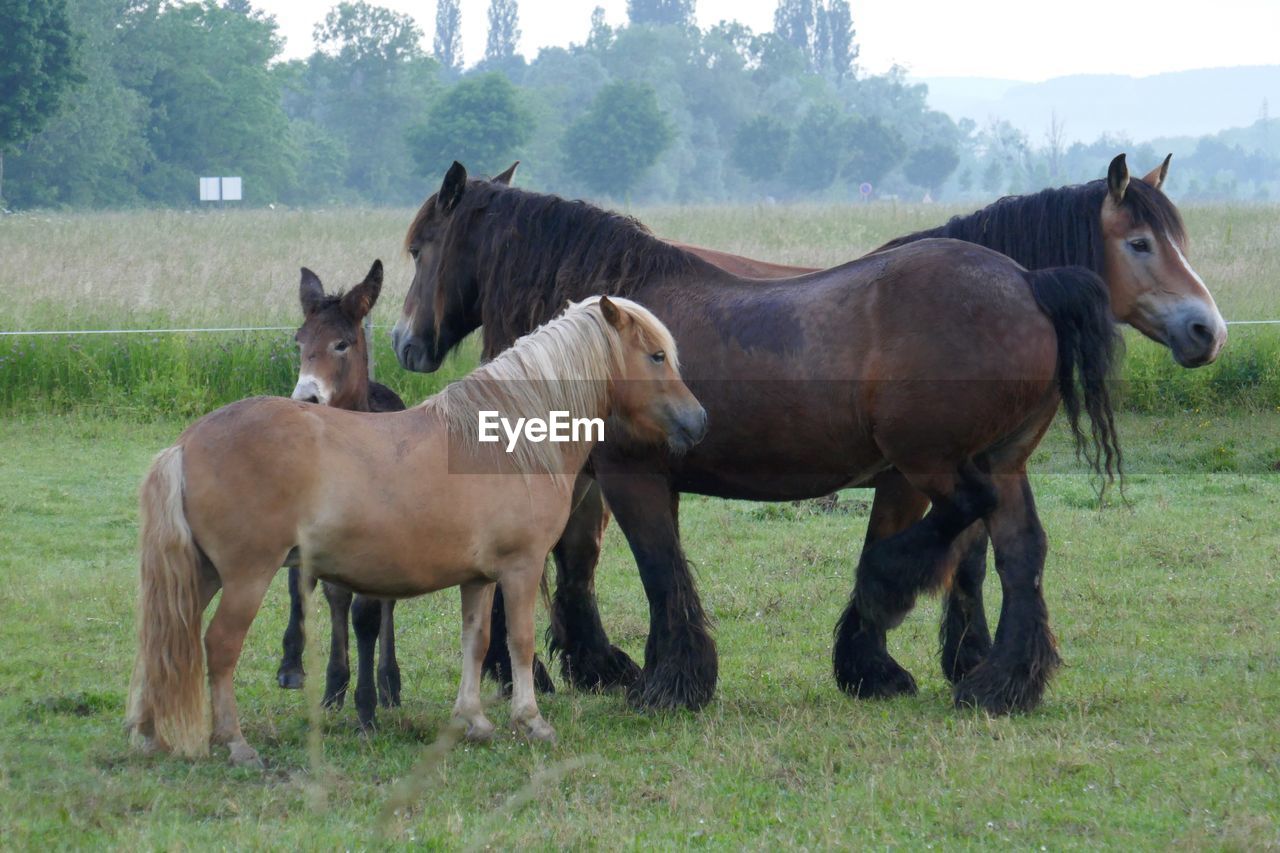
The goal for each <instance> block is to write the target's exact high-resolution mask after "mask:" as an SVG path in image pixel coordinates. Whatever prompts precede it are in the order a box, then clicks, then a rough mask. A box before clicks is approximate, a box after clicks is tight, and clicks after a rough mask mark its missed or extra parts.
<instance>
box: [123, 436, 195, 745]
mask: <svg viewBox="0 0 1280 853" xmlns="http://www.w3.org/2000/svg"><path fill="white" fill-rule="evenodd" d="M182 493H183V473H182V448H181V447H180V446H175V447H170V448H168V449H166V450H162V451H161V452H160V453H159V454H158V455H157V456H156V458H155V461H154V462H152V464H151V470H149V471H148V472H147V476H146V478H145V479H144V480H143V481H142V489H141V491H140V494H139V503H140V505H141V527H140V530H139V536H138V540H139V550H140V551H141V555H142V558H141V585H140V588H139V591H138V657H137V661H136V662H135V663H134V667H133V679H132V682H131V684H130V686H129V713H128V720H127V723H126V725H127V727H128V728H129V730H130V733H131V736H132V738H133V740H134V742H135V743H140V744H141V745H143V746H151V745H154V746H158V747H162V748H168V749H170V750H172V751H173V752H175V753H177V754H178V755H182V756H187V757H191V758H194V757H198V756H202V755H207V754H208V752H209V734H210V725H209V720H208V717H207V715H206V708H207V707H208V701H207V698H206V693H205V675H204V647H203V645H202V643H201V639H200V623H201V618H200V617H201V615H202V610H203V602H202V601H201V591H200V571H201V561H202V560H203V557H202V555H201V553H200V551H199V549H198V548H197V547H196V542H195V538H194V536H193V535H192V533H191V526H190V525H189V524H188V523H187V517H186V513H185V511H184V509H183V500H182ZM153 738H154V741H153V742H152V741H151V739H153Z"/></svg>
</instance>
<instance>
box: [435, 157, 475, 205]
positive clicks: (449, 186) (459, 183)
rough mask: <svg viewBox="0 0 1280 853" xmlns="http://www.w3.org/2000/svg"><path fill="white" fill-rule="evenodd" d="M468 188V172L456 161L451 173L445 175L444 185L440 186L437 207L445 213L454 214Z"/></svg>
mask: <svg viewBox="0 0 1280 853" xmlns="http://www.w3.org/2000/svg"><path fill="white" fill-rule="evenodd" d="M466 188H467V170H466V168H465V167H464V166H463V165H462V164H461V163H459V162H458V161H457V160H454V161H453V165H452V166H450V167H449V171H448V172H446V173H445V176H444V183H442V184H440V192H439V193H437V194H436V205H437V206H438V207H439V208H440V209H441V210H442V211H444V212H445V213H452V212H453V209H454V208H455V207H457V206H458V202H460V201H462V193H463V191H464V190H465V189H466Z"/></svg>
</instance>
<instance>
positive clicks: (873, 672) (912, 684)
mask: <svg viewBox="0 0 1280 853" xmlns="http://www.w3.org/2000/svg"><path fill="white" fill-rule="evenodd" d="M831 658H832V668H833V669H834V671H835V676H836V684H837V685H839V687H840V689H841V690H843V691H844V692H845V693H848V694H849V695H850V696H855V697H857V698H859V699H891V698H893V697H894V696H914V695H916V680H915V679H914V678H912V677H911V673H909V672H907V671H906V670H905V669H903V668H902V667H901V666H900V665H899V664H898V662H897V661H896V660H894V659H893V658H892V657H891V656H890V655H889V653H888V652H886V651H885V650H884V648H883V645H882V643H880V642H878V641H877V640H876V639H875V638H874V637H872V636H871V635H870V634H869V633H867V632H866V631H857V632H854V633H851V634H839V635H837V638H836V647H835V650H834V651H833V652H832V656H831Z"/></svg>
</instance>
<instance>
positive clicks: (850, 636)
mask: <svg viewBox="0 0 1280 853" xmlns="http://www.w3.org/2000/svg"><path fill="white" fill-rule="evenodd" d="M875 489H876V493H875V498H874V499H873V500H872V503H871V518H870V519H869V520H868V522H867V536H866V540H865V542H864V543H863V546H862V556H861V557H860V558H859V561H858V569H857V578H858V579H857V580H856V581H855V584H857V583H861V582H862V581H861V578H862V576H863V574H864V573H865V572H866V571H867V568H865V567H866V566H868V565H869V563H868V560H867V552H868V551H869V550H870V549H871V547H872V545H873V544H875V543H876V542H879V541H881V540H883V539H886V538H888V537H890V536H893V535H894V534H897V533H900V532H902V531H903V530H905V529H906V528H908V527H910V526H911V525H912V524H914V523H916V522H917V521H919V520H920V518H921V517H922V516H923V515H924V514H925V511H926V510H928V508H929V499H928V498H927V497H925V495H924V494H922V493H921V492H919V491H916V489H915V488H913V487H912V485H911V484H910V483H909V482H908V481H907V479H906V478H905V477H903V476H902V474H901V473H900V472H898V471H896V470H890V471H885V472H884V473H883V474H881V475H879V476H878V477H876V479H875ZM854 594H856V587H855V591H854V593H853V594H851V597H850V603H849V605H848V606H846V607H845V611H844V615H843V616H841V617H840V621H839V622H838V623H837V624H836V630H835V646H834V648H833V650H832V653H831V661H832V666H833V668H834V670H835V674H836V683H837V684H839V685H840V689H841V690H844V691H845V692H847V693H853V694H854V695H855V696H861V697H871V696H878V697H882V698H887V697H890V696H897V695H900V694H905V695H912V694H914V693H915V692H916V682H915V679H914V678H912V677H911V673H909V672H907V671H906V670H905V669H903V668H902V666H901V665H899V664H898V662H897V661H895V660H894V659H893V657H892V656H890V654H889V652H888V644H887V641H886V633H887V629H886V627H885V626H883V625H880V624H877V623H876V622H873V621H870V620H867V619H864V618H863V617H862V616H861V615H860V614H859V612H858V609H857V608H856V607H854V606H853V603H852V602H853V595H854Z"/></svg>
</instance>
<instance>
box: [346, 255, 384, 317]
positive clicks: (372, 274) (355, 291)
mask: <svg viewBox="0 0 1280 853" xmlns="http://www.w3.org/2000/svg"><path fill="white" fill-rule="evenodd" d="M381 292H382V261H381V260H377V261H374V262H373V266H371V267H370V268H369V274H368V275H367V276H365V277H364V281H362V282H360V283H359V284H357V285H356V286H355V287H353V288H351V290H349V291H347V294H346V295H345V296H343V297H342V311H343V313H345V314H346V315H347V316H348V317H350V318H351V319H352V320H363V319H364V318H365V315H367V314H368V313H369V312H370V311H372V310H373V306H374V304H375V303H377V301H378V294H379V293H381Z"/></svg>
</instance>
